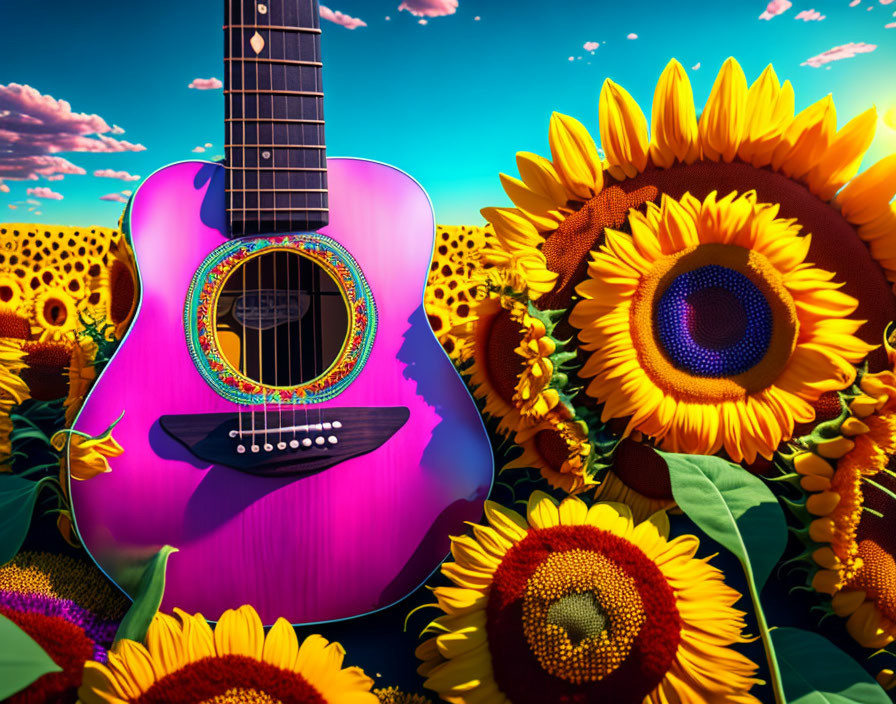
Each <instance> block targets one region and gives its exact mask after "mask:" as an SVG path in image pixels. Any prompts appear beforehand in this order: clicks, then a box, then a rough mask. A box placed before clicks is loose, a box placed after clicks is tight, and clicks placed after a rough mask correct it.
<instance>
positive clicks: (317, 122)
mask: <svg viewBox="0 0 896 704" xmlns="http://www.w3.org/2000/svg"><path fill="white" fill-rule="evenodd" d="M224 122H297V123H301V124H304V125H322V124H324V121H323V120H297V119H292V120H289V119H287V118H285V117H270V118H268V117H228V118H226V119H225V120H224Z"/></svg>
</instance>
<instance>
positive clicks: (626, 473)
mask: <svg viewBox="0 0 896 704" xmlns="http://www.w3.org/2000/svg"><path fill="white" fill-rule="evenodd" d="M594 498H595V499H598V500H600V501H615V502H618V503H621V504H625V505H626V506H628V507H629V508H630V509H631V512H632V517H633V518H634V520H635V521H636V522H638V523H640V522H641V521H644V520H647V519H648V518H649V517H650V516H652V515H653V514H654V513H656V512H657V511H663V510H665V511H669V512H673V511H678V509H677V505H676V503H675V500H674V499H673V498H672V484H671V481H670V479H669V468H668V467H667V466H666V462H665V460H663V458H662V457H660V456H659V455H658V454H657V453H656V451H655V450H654V449H653V448H652V447H650V445H649V444H647V443H645V442H643V441H642V438H641V436H640V433H638V432H637V431H636V432H635V433H633V434H632V437H629V438H625V439H624V440H622V442H620V443H619V445H618V446H617V447H616V451H615V452H614V453H613V458H612V465H611V466H610V468H609V469H608V470H607V471H606V472H605V473H604V475H603V479H602V480H601V482H600V484H599V485H598V486H597V488H596V489H595V490H594Z"/></svg>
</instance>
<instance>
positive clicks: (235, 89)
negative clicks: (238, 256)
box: [224, 0, 327, 237]
mask: <svg viewBox="0 0 896 704" xmlns="http://www.w3.org/2000/svg"><path fill="white" fill-rule="evenodd" d="M225 17H226V23H225V25H224V97H225V124H226V129H225V147H224V150H225V155H226V159H227V167H228V168H227V196H228V198H227V210H228V215H229V220H230V226H231V232H232V234H233V235H234V236H237V237H239V236H248V235H266V234H276V233H282V232H296V231H312V230H317V229H318V228H321V227H323V226H324V225H326V224H327V162H326V148H325V145H324V118H323V88H322V86H323V84H322V81H321V67H322V64H321V50H320V18H319V13H318V7H317V2H316V0H260V1H258V0H255V1H253V0H225Z"/></svg>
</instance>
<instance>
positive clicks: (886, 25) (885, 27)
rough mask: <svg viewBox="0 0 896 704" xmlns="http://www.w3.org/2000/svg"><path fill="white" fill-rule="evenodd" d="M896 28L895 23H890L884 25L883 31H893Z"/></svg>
mask: <svg viewBox="0 0 896 704" xmlns="http://www.w3.org/2000/svg"><path fill="white" fill-rule="evenodd" d="M894 27H896V22H890V24H885V25H884V29H893V28H894Z"/></svg>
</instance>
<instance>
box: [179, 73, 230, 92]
mask: <svg viewBox="0 0 896 704" xmlns="http://www.w3.org/2000/svg"><path fill="white" fill-rule="evenodd" d="M223 87H224V84H223V83H221V81H220V80H219V79H217V78H215V77H214V76H213V77H212V78H194V79H193V80H192V81H191V82H190V85H188V86H187V88H195V89H196V90H217V89H218V88H223Z"/></svg>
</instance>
